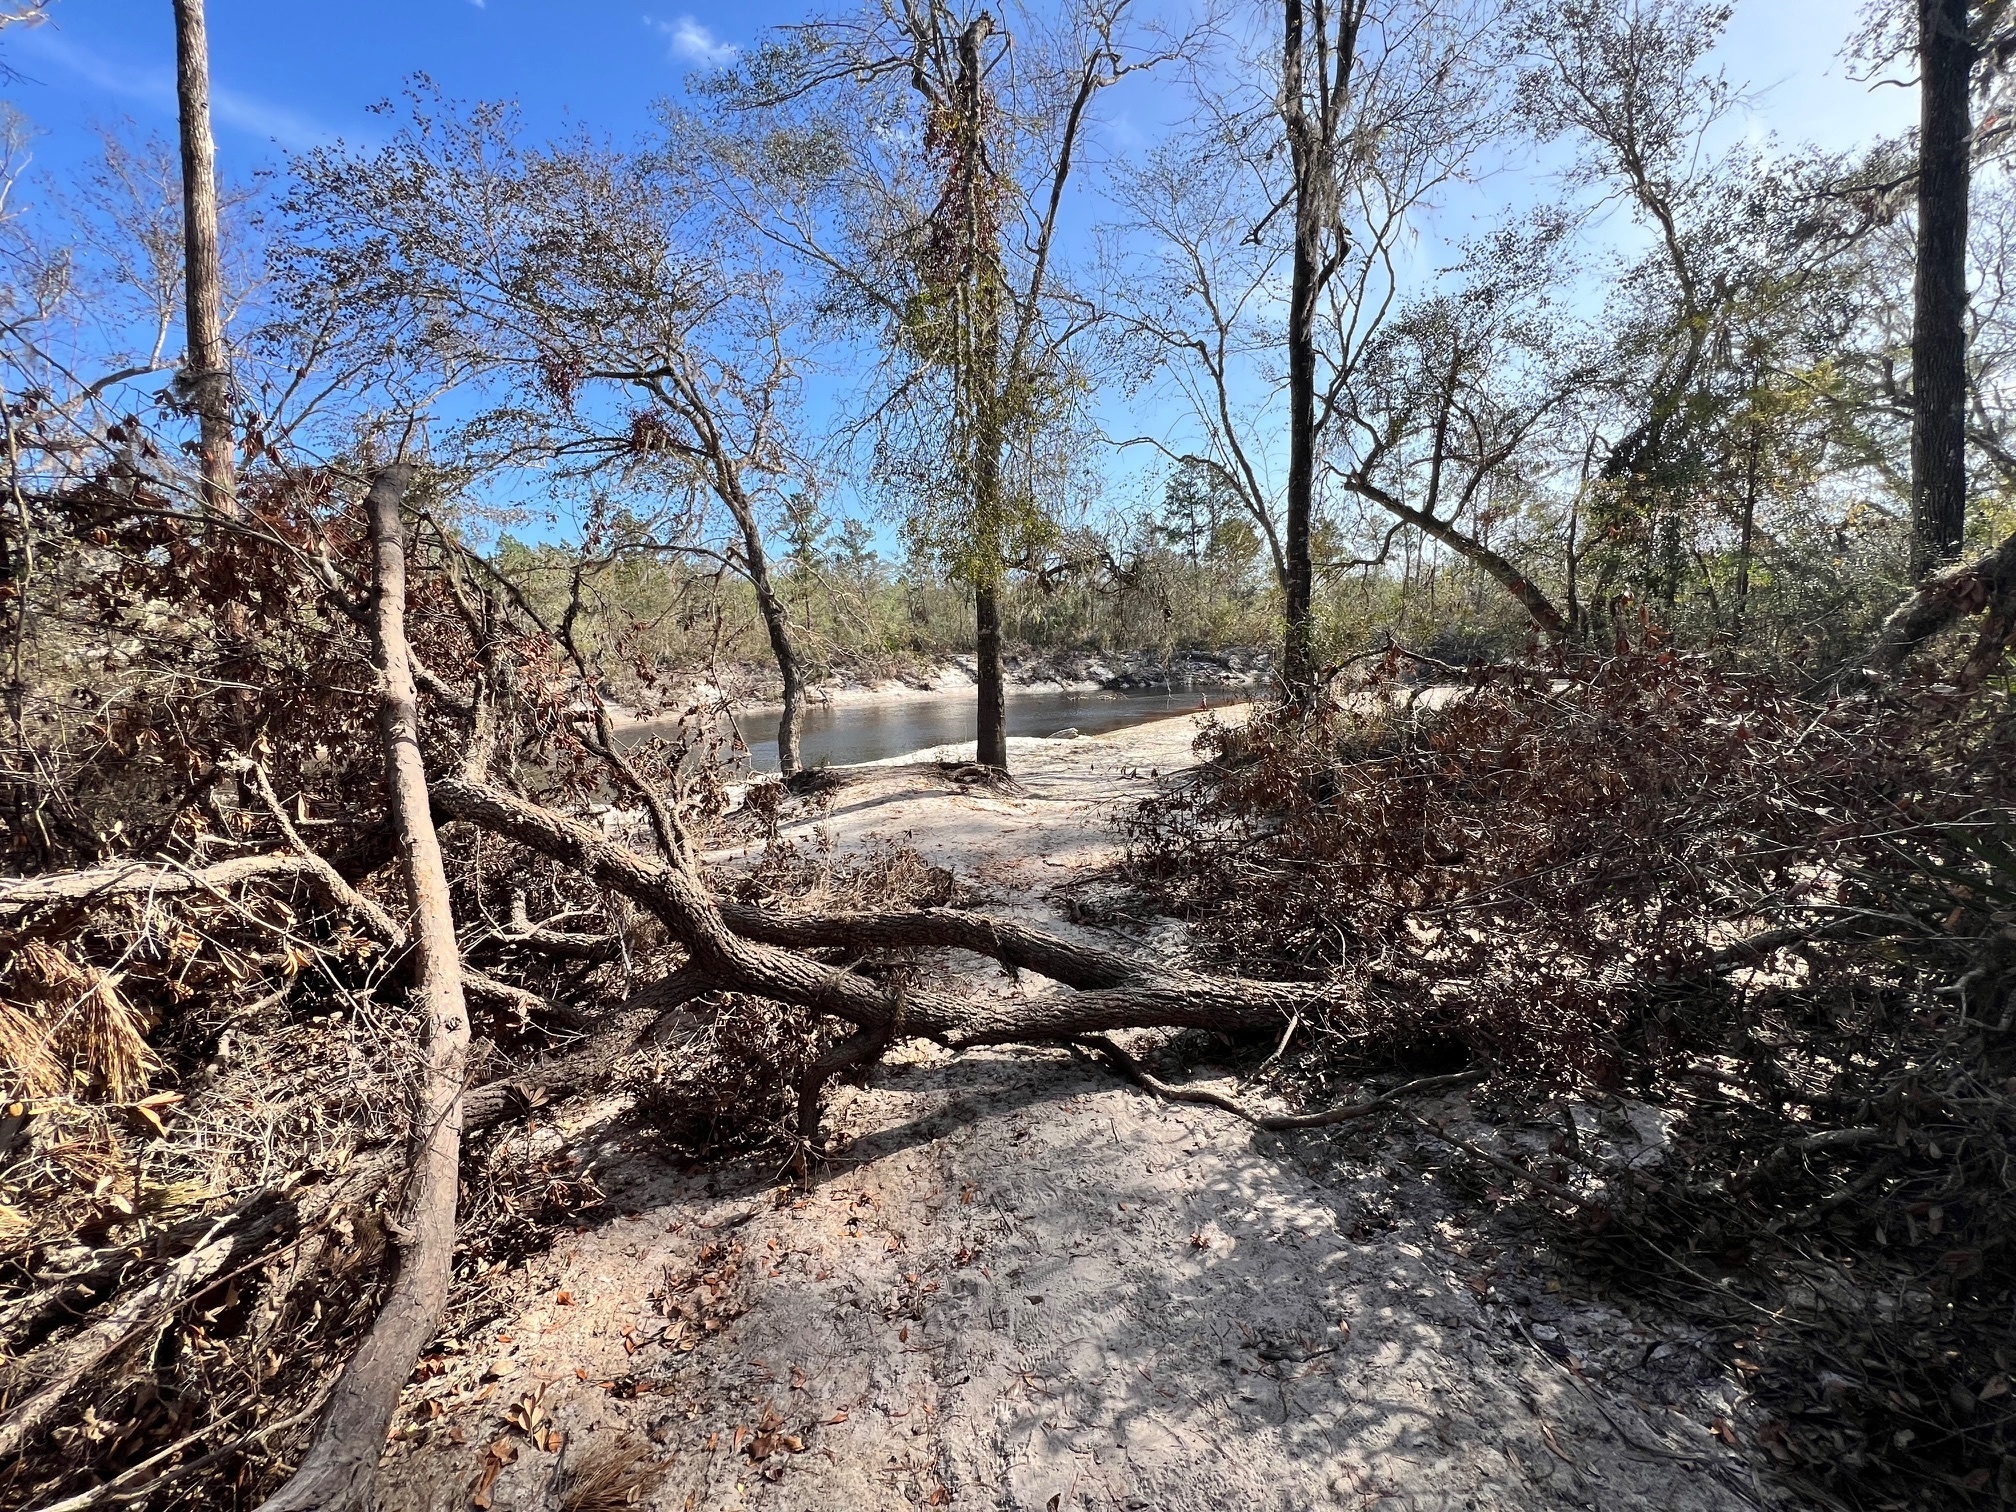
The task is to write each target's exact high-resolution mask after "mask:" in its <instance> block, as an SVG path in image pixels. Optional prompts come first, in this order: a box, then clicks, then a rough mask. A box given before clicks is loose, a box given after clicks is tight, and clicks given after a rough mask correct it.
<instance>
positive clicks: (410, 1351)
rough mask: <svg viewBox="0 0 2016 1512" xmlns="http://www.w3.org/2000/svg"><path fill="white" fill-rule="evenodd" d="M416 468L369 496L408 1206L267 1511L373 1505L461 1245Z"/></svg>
mask: <svg viewBox="0 0 2016 1512" xmlns="http://www.w3.org/2000/svg"><path fill="white" fill-rule="evenodd" d="M410 474H411V469H410V468H407V467H405V466H403V465H402V466H393V467H385V468H381V469H379V471H378V475H377V476H376V477H375V478H374V479H373V480H372V483H371V494H370V498H369V501H368V507H369V509H370V513H371V540H372V546H373V549H374V552H375V555H376V566H377V615H376V627H375V628H376V632H377V641H378V667H379V674H380V677H381V679H382V683H381V687H380V698H379V706H378V728H379V733H380V736H381V738H382V739H383V741H384V745H385V767H386V786H387V787H388V789H389V790H390V794H391V806H392V816H393V819H394V821H395V822H396V823H397V825H398V827H399V835H400V840H401V846H400V849H401V852H402V856H401V859H402V861H403V863H404V866H403V869H404V871H405V875H406V888H407V893H408V895H409V897H410V898H411V899H412V902H413V909H414V914H415V920H414V928H413V932H412V943H413V951H414V958H415V959H414V988H413V1002H414V1005H415V1006H416V1007H417V1008H419V1010H420V1011H421V1014H422V1021H423V1024H424V1029H423V1031H422V1033H423V1040H422V1043H421V1046H420V1066H419V1068H418V1069H419V1072H420V1085H419V1087H418V1089H417V1092H416V1096H415V1101H414V1108H413V1132H412V1152H411V1156H410V1165H409V1169H408V1173H407V1178H406V1191H405V1194H404V1197H403V1199H402V1201H401V1204H400V1215H399V1220H398V1222H397V1223H396V1224H392V1225H389V1226H390V1227H391V1229H392V1233H393V1235H394V1238H395V1240H396V1243H397V1255H398V1260H397V1267H398V1268H397V1273H396V1274H395V1275H394V1277H393V1279H392V1284H391V1286H390V1288H389V1290H388V1291H387V1293H386V1297H385V1302H384V1305H383V1307H382V1308H380V1310H379V1313H378V1316H377V1318H376V1319H375V1320H373V1322H372V1325H371V1331H370V1332H369V1333H368V1334H366V1335H365V1337H364V1342H363V1343H362V1344H361V1345H359V1346H358V1349H357V1352H356V1354H355V1355H353V1356H352V1357H351V1359H350V1362H349V1364H348V1365H346V1366H345V1367H344V1370H343V1375H342V1378H341V1379H340V1380H339V1381H338V1382H337V1383H336V1388H335V1390H334V1391H332V1392H331V1393H330V1396H329V1402H328V1406H327V1407H326V1408H325V1409H324V1411H323V1414H322V1419H321V1421H320V1423H319V1424H318V1425H317V1427H316V1431H315V1438H314V1441H313V1442H312V1443H311V1444H310V1446H309V1449H308V1453H307V1455H306V1456H305V1457H304V1458H303V1459H302V1461H301V1466H300V1468H299V1469H298V1470H296V1471H295V1472H294V1474H293V1476H292V1477H291V1478H290V1479H289V1480H288V1482H287V1484H286V1485H284V1486H282V1487H281V1488H280V1490H279V1491H278V1492H277V1493H276V1494H275V1495H274V1496H273V1497H272V1498H271V1499H270V1500H268V1501H267V1502H266V1504H265V1506H264V1508H263V1509H262V1512H354V1509H361V1508H362V1507H364V1506H365V1505H366V1503H367V1502H368V1500H369V1497H370V1491H371V1480H372V1477H373V1476H374V1475H375V1474H376V1472H377V1468H378V1457H379V1455H380V1454H382V1453H383V1452H384V1449H385V1433H386V1430H387V1429H388V1428H389V1427H390V1426H391V1423H392V1414H393V1411H394V1410H395V1409H396V1408H397V1406H398V1404H399V1392H400V1389H401V1388H402V1387H403V1386H405V1384H406V1381H407V1378H408V1377H409V1376H411V1375H412V1373H413V1362H414V1361H415V1360H416V1359H418V1358H419V1356H420V1351H421V1349H422V1348H424V1347H425V1345H426V1343H427V1341H428V1340H429V1339H430V1338H431V1337H432V1336H433V1333H434V1330H435V1328H436V1326H437V1325H438V1324H439V1322H440V1319H441V1311H442V1309H443V1308H444V1307H445V1306H446V1305H447V1302H448V1283H449V1277H450V1267H451V1264H452V1262H453V1260H454V1254H455V1208H456V1198H457V1191H458V1187H459V1183H460V1175H459V1162H460V1160H461V1150H462V1084H463V1082H464V1080H465V1079H466V1074H467V1062H468V1058H469V1015H468V1013H467V1011H466V1010H465V1008H464V1005H463V1001H462V969H461V953H460V949H459V947H458V946H457V944H456V940H455V920H454V916H453V914H452V913H451V912H450V910H449V904H448V876H447V872H446V871H445V870H444V868H443V866H442V861H441V846H440V842H439V840H438V839H437V837H436V836H435V833H434V818H433V812H432V810H431V808H430V806H429V803H428V796H427V772H426V768H425V767H424V765H423V764H422V762H421V757H420V703H419V697H418V695H417V694H416V693H415V691H414V684H413V664H412V659H411V656H410V654H409V651H408V648H407V645H406V553H405V540H404V532H403V527H402V526H401V524H400V520H399V502H400V499H401V497H402V496H403V495H404V493H405V490H406V483H407V480H408V478H409V476H410Z"/></svg>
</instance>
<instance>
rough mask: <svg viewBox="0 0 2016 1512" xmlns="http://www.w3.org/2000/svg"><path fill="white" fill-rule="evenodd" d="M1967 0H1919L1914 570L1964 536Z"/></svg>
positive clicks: (1935, 560)
mask: <svg viewBox="0 0 2016 1512" xmlns="http://www.w3.org/2000/svg"><path fill="white" fill-rule="evenodd" d="M1967 10H1968V4H1967V0H1918V69H1919V117H1918V121H1919V124H1918V266H1917V277H1916V281H1915V285H1914V288H1913V296H1912V332H1911V389H1912V405H1913V407H1912V415H1911V567H1912V572H1913V575H1914V576H1923V575H1924V574H1925V573H1926V572H1929V571H1930V570H1931V569H1932V568H1934V567H1935V566H1937V565H1938V564H1939V563H1940V562H1942V561H1945V560H1947V559H1948V558H1951V557H1953V556H1954V555H1956V554H1957V553H1958V552H1959V550H1960V546H1961V542H1962V540H1963V539H1964V538H1965V535H1966V529H1967V430H1966V426H1967V211H1968V205H1967V196H1968V177H1969V151H1970V142H1969V138H1970V136H1971V134H1972V124H1971V121H1970V119H1969V117H1970V112H1969V109H1968V102H1967V91H1968V87H1969V85H1970V83H1971V81H1972V78H1973V72H1974V47H1973V43H1972V42H1971V41H1970V40H1969V39H1968V35H1967Z"/></svg>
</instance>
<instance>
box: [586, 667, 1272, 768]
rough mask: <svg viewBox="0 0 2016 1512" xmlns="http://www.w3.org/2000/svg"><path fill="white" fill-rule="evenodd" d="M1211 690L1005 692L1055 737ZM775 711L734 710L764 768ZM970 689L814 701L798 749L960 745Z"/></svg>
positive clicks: (831, 760)
mask: <svg viewBox="0 0 2016 1512" xmlns="http://www.w3.org/2000/svg"><path fill="white" fill-rule="evenodd" d="M1206 696H1207V695H1206V694H1205V693H1203V692H1200V691H1196V690H1187V691H1166V690H1163V689H1159V688H1157V689H1152V690H1142V691H1138V692H1124V693H1121V692H1103V691H1102V692H1092V693H1063V692H1035V691H1031V692H1016V691H1012V690H1011V691H1010V692H1009V694H1008V733H1009V734H1010V735H1011V736H1013V735H1054V734H1055V733H1056V732H1057V731H1059V730H1063V729H1075V730H1076V731H1077V732H1078V733H1079V734H1081V735H1103V734H1105V733H1106V732H1107V731H1109V730H1120V729H1125V728H1126V727H1127V726H1128V725H1136V724H1144V723H1146V722H1147V721H1148V720H1151V719H1159V718H1161V717H1163V716H1165V715H1170V714H1184V713H1189V712H1191V711H1193V710H1195V709H1197V708H1199V707H1201V706H1202V704H1203V701H1204V699H1205V697H1206ZM1208 696H1209V698H1210V702H1211V707H1213V708H1217V707H1218V706H1220V705H1222V704H1231V703H1236V702H1239V701H1241V700H1243V699H1244V698H1245V696H1246V695H1245V694H1244V693H1243V692H1239V691H1235V690H1228V689H1224V688H1213V689H1211V690H1210V692H1209V694H1208ZM777 715H778V710H777V709H776V708H775V707H774V706H772V707H760V706H759V707H756V708H748V709H738V710H736V711H735V727H736V728H737V729H738V730H739V731H740V732H741V735H742V738H743V739H744V740H746V741H747V742H748V743H749V764H750V766H751V767H752V768H754V769H755V770H756V771H759V772H774V771H776V770H777ZM973 719H974V712H973V691H972V689H970V688H967V689H962V690H960V691H957V692H948V693H939V694H933V695H930V696H928V697H922V698H918V697H904V698H892V699H873V698H868V699H861V700H859V701H857V702H849V703H838V704H814V705H813V706H812V707H811V708H809V709H807V710H806V711H805V715H804V718H803V720H802V721H801V723H800V725H799V732H798V747H799V751H800V754H801V755H802V756H803V758H804V762H805V765H806V766H808V767H817V766H850V765H852V764H853V763H855V762H859V761H880V760H882V759H883V758H885V757H888V756H901V755H904V754H905V753H907V752H910V751H921V750H924V749H926V748H928V747H930V746H939V745H956V744H958V743H959V742H960V741H970V740H971V739H972V738H973ZM672 728H673V725H672V724H671V723H669V722H668V723H667V724H665V725H662V726H661V725H657V724H656V723H652V724H641V725H635V726H632V727H631V728H630V729H629V730H628V731H626V732H625V734H626V736H627V738H628V739H630V740H642V739H647V738H649V737H650V736H651V735H652V734H653V733H655V732H656V731H657V730H659V729H664V730H665V731H667V732H668V733H669V732H670V730H671V729H672Z"/></svg>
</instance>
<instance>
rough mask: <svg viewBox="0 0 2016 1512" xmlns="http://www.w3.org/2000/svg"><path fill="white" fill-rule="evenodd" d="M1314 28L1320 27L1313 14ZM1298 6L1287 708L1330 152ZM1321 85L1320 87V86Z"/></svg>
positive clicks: (1294, 7)
mask: <svg viewBox="0 0 2016 1512" xmlns="http://www.w3.org/2000/svg"><path fill="white" fill-rule="evenodd" d="M1317 26H1318V29H1319V31H1320V30H1321V27H1322V20H1321V12H1320V10H1319V13H1318V20H1317ZM1303 31H1304V18H1303V9H1302V0H1282V47H1281V109H1282V116H1283V122H1284V124H1285V126H1286V128H1287V136H1288V150H1289V157H1290V161H1291V164H1292V171H1293V174H1294V191H1293V192H1294V200H1295V245H1294V251H1293V257H1292V263H1291V273H1290V278H1289V286H1288V332H1287V341H1288V490H1287V495H1286V497H1285V499H1284V501H1283V510H1284V513H1285V515H1286V520H1285V525H1286V532H1285V533H1286V536H1287V540H1286V543H1285V550H1284V553H1283V557H1284V560H1283V573H1282V581H1281V595H1282V603H1281V615H1282V648H1281V682H1282V686H1283V688H1284V690H1285V691H1286V693H1287V696H1288V698H1289V699H1290V700H1292V701H1294V702H1297V703H1303V702H1307V701H1308V700H1310V699H1313V698H1314V697H1315V695H1316V687H1317V667H1316V626H1315V580H1316V572H1315V562H1314V559H1313V557H1312V555H1311V550H1310V534H1311V520H1312V516H1313V513H1314V508H1315V497H1316V302H1317V299H1318V297H1319V295H1320V294H1321V292H1322V290H1321V280H1320V278H1319V276H1318V275H1319V271H1320V267H1321V263H1322V258H1323V246H1322V237H1323V229H1324V218H1325V217H1324V210H1325V207H1326V205H1327V203H1328V196H1327V195H1326V194H1325V192H1324V190H1325V187H1326V186H1327V184H1328V181H1329V170H1330V153H1329V144H1328V143H1327V142H1326V141H1325V140H1324V139H1323V133H1322V131H1321V129H1320V127H1318V126H1317V125H1315V124H1314V123H1312V122H1311V121H1310V119H1309V109H1308V104H1307V101H1306V100H1305V99H1304V97H1303V95H1304V81H1303V57H1302V54H1303V48H1304V35H1303ZM1321 82H1324V81H1319V83H1321Z"/></svg>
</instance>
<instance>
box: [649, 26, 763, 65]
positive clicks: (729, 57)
mask: <svg viewBox="0 0 2016 1512" xmlns="http://www.w3.org/2000/svg"><path fill="white" fill-rule="evenodd" d="M644 23H645V25H647V26H649V27H650V28H651V29H652V30H653V31H655V32H657V33H658V35H659V36H661V37H663V38H664V39H665V41H666V45H667V46H668V47H670V48H671V50H672V56H673V57H675V58H684V59H685V60H686V61H687V62H688V63H698V64H699V65H700V66H701V67H702V68H722V67H725V66H726V65H728V64H730V63H733V62H734V61H735V60H736V59H737V58H739V57H741V56H742V49H741V48H739V47H737V46H736V45H735V44H734V43H733V42H723V41H721V40H720V39H719V38H717V37H716V36H715V35H714V33H713V32H711V31H709V30H708V29H707V28H706V27H704V26H702V25H701V24H700V23H699V22H698V21H695V20H694V19H693V18H692V17H691V16H681V17H679V18H678V19H677V20H675V21H654V20H652V19H651V18H650V17H649V16H646V17H645V18H644Z"/></svg>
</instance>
